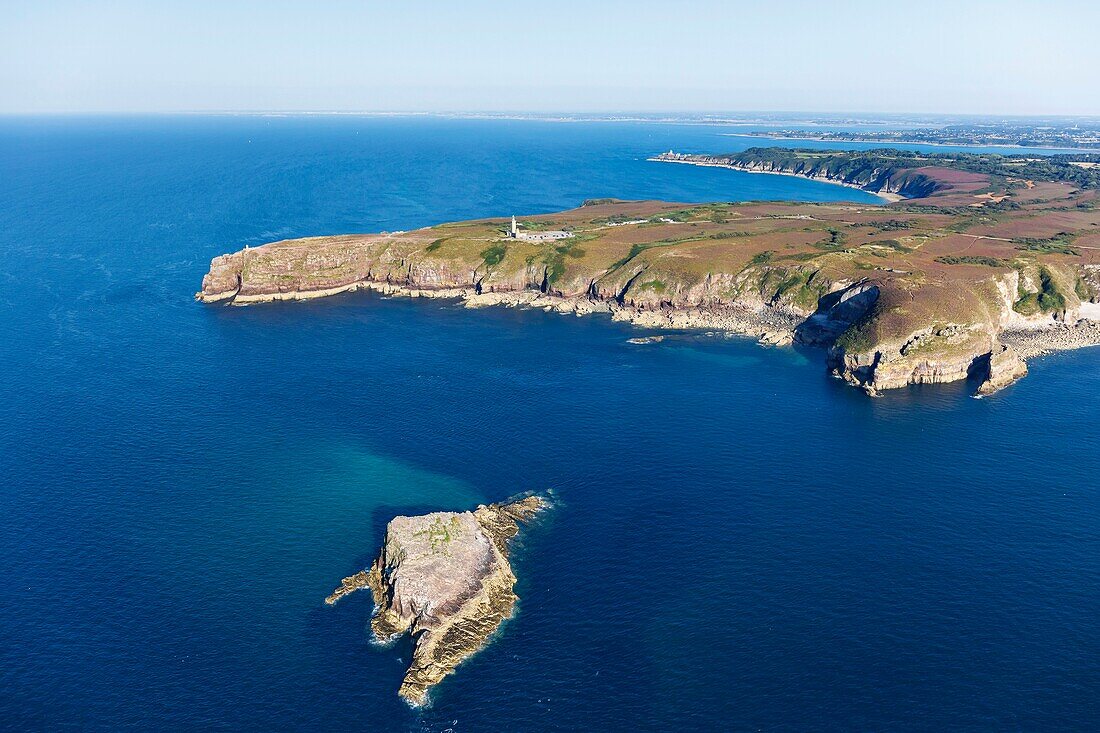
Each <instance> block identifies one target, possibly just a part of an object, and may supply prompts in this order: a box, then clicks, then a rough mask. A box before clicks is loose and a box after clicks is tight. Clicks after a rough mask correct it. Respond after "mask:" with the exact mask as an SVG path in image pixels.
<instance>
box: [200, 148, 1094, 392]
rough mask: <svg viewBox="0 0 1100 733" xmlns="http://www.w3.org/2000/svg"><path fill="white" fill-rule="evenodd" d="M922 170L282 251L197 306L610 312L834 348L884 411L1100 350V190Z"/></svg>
mask: <svg viewBox="0 0 1100 733" xmlns="http://www.w3.org/2000/svg"><path fill="white" fill-rule="evenodd" d="M907 155H908V156H909V157H907V158H906V163H907V165H908V166H909V167H897V168H890V169H886V170H880V169H879V168H878V167H875V166H874V165H871V163H875V164H876V165H877V159H874V160H872V161H871V162H868V161H867V160H865V159H859V160H856V161H854V162H852V164H851V165H850V166H848V167H840V168H837V167H835V166H836V160H835V159H836V158H837V157H838V154H836V153H830V154H829V156H828V160H829V161H831V162H830V163H829V165H831V166H834V168H831V169H830V170H835V171H836V175H842V174H843V175H845V176H857V177H856V178H852V179H851V180H853V181H855V182H857V183H860V184H861V185H863V186H864V187H868V186H869V187H871V188H874V187H875V186H879V185H880V184H881V185H883V186H886V187H890V188H891V190H894V191H905V192H908V193H912V194H926V195H925V196H924V197H923V198H913V199H907V200H904V201H899V202H896V203H892V204H889V205H862V204H808V203H793V202H789V203H782V202H780V203H774V202H773V203H738V204H733V203H712V204H676V203H665V202H657V201H635V202H624V201H615V200H598V201H591V202H586V204H585V205H584V206H581V207H580V208H578V209H574V210H571V211H563V212H558V213H555V214H547V215H542V216H538V217H527V218H524V219H523V220H522V225H523V226H524V227H526V228H530V229H531V230H534V231H538V230H539V229H552V230H566V231H569V232H570V233H571V234H572V236H571V237H570V238H568V239H566V240H562V241H554V242H541V241H530V240H523V239H515V238H510V237H508V236H507V226H508V220H505V219H484V220H478V221H470V222H457V223H451V224H441V225H437V226H432V227H426V228H423V229H418V230H415V231H410V232H394V233H383V234H362V235H344V236H331V237H314V238H309V239H295V240H286V241H282V242H275V243H272V244H267V245H264V246H262V247H256V248H246V249H244V250H241V251H239V252H235V253H233V254H228V255H221V256H219V257H215V258H214V260H213V261H212V262H211V265H210V271H209V272H208V273H207V274H206V276H205V277H204V278H203V283H202V290H201V291H200V292H199V293H197V295H196V297H197V298H198V299H199V300H201V301H203V302H207V303H213V302H219V301H221V302H227V303H231V304H234V305H242V304H249V303H256V302H260V301H271V300H297V299H304V298H316V297H323V296H328V295H333V294H336V293H342V292H346V291H351V290H357V289H371V290H376V291H379V292H382V293H384V294H387V295H404V296H414V297H435V298H438V297H443V298H459V299H461V300H462V301H463V302H464V303H465V305H466V306H467V307H471V308H473V307H482V306H522V307H532V308H544V309H546V310H552V311H556V312H560V313H567V314H576V315H585V314H592V313H603V314H607V315H609V316H610V317H611V318H612V319H614V320H619V321H627V322H630V323H633V324H636V325H638V326H640V327H643V328H651V329H705V330H714V331H725V332H734V333H741V334H747V335H751V336H753V337H754V338H757V339H759V340H760V341H761V343H763V344H766V345H773V346H776V345H778V346H781V345H787V344H790V343H791V342H792V341H793V342H795V343H801V344H805V345H812V346H820V347H823V348H824V349H825V350H826V352H827V357H826V361H827V364H828V368H829V369H830V370H831V371H832V373H834V374H835V375H836V376H838V377H841V378H842V379H844V380H845V381H847V382H849V383H851V384H853V385H856V386H858V387H861V388H863V389H864V390H865V391H867V392H868V393H870V394H877V393H879V392H881V391H883V390H888V389H895V388H898V387H904V386H906V385H910V384H926V383H938V382H951V381H957V380H962V379H967V378H973V379H977V380H978V381H980V382H981V383H982V384H984V385H986V386H983V387H982V389H983V391H985V392H988V391H989V390H992V389H994V388H995V387H1000V386H1004V385H1006V384H1008V383H1010V382H1011V381H1012V379H1014V378H1016V377H1018V376H1021V375H1022V374H1023V373H1024V371H1025V370H1024V369H1023V368H1016V367H1012V366H1006V365H1007V364H1008V363H1009V362H1011V361H1012V358H1011V357H1010V356H1007V355H1006V354H1008V353H1009V352H1006V351H1005V350H1004V349H1003V345H1004V344H1005V343H1006V340H1011V341H1012V346H1013V347H1014V353H1016V354H1017V356H1016V357H1015V358H1016V359H1017V360H1018V359H1021V358H1028V356H1030V355H1034V354H1038V353H1042V352H1043V351H1045V350H1049V349H1052V348H1076V347H1079V346H1085V345H1090V344H1095V343H1098V342H1100V337H1098V336H1097V335H1096V333H1097V331H1096V329H1095V328H1092V327H1091V326H1090V325H1089V324H1090V323H1092V322H1095V321H1100V190H1097V189H1085V188H1079V187H1078V184H1077V182H1076V181H1074V180H1070V181H1034V180H1030V179H1020V178H1012V177H1008V176H1005V175H1001V174H997V175H992V174H984V173H980V172H975V171H971V170H963V169H958V168H950V167H945V166H946V165H947V163H946V162H945V157H944V156H942V155H938V156H936V163H937V165H936V166H932V165H923V164H922V162H923V161H922V160H920V159H914V158H913V155H912V154H907ZM971 157H974V156H971ZM980 162H982V161H980ZM984 164H985V162H983V165H984ZM815 165H817V166H818V167H817V168H811V169H809V172H810V174H812V175H818V174H821V175H825V173H824V172H823V171H822V170H821V169H820V166H821V165H824V164H821V163H820V162H819V163H817V164H815ZM989 165H993V163H989ZM996 165H1002V164H1001V163H997V164H996ZM1027 165H1032V164H1027ZM1066 167H1072V166H1071V165H1070V164H1068V163H1067V164H1066ZM997 170H1000V169H999V168H998V169H997ZM876 171H878V173H876ZM830 175H832V174H831V173H830ZM1052 334H1057V337H1056V338H1052V336H1051V335H1052ZM1006 375H1013V377H1012V378H1008V377H1006Z"/></svg>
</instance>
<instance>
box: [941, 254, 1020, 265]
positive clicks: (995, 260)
mask: <svg viewBox="0 0 1100 733" xmlns="http://www.w3.org/2000/svg"><path fill="white" fill-rule="evenodd" d="M936 262H939V263H941V264H944V265H985V266H986V267H1011V265H1010V264H1009V263H1008V260H1002V259H1001V258H1000V257H982V256H974V255H963V256H961V257H959V256H956V255H944V256H943V257H937V258H936Z"/></svg>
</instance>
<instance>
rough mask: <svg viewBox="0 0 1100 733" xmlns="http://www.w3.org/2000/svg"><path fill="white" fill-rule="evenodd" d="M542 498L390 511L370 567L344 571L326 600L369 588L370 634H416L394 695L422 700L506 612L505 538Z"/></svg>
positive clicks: (511, 599) (512, 597) (510, 579)
mask: <svg viewBox="0 0 1100 733" xmlns="http://www.w3.org/2000/svg"><path fill="white" fill-rule="evenodd" d="M545 505H546V503H545V501H544V500H543V499H541V498H540V497H537V496H529V497H527V498H525V499H521V500H518V501H514V502H509V503H502V504H490V505H488V506H484V505H483V506H479V507H478V508H477V509H476V510H474V511H466V512H432V513H431V514H424V515H420V516H415V517H395V518H394V519H392V520H391V521H390V523H389V525H387V527H386V539H385V542H384V544H383V546H382V551H381V553H380V554H379V556H378V559H376V560H375V561H374V563H373V564H372V565H371V567H370V569H369V570H365V571H361V572H359V573H356V574H355V575H352V576H350V577H347V578H344V580H343V581H342V582H341V585H340V587H339V588H337V589H336V590H335V591H334V592H333V593H332V595H330V596H329V597H328V598H326V599H325V603H327V604H329V605H332V604H334V603H336V601H338V600H340V599H341V598H343V597H344V596H346V595H348V594H349V593H353V592H354V591H356V590H360V589H362V588H370V589H371V592H372V593H373V595H374V604H375V615H374V618H373V619H372V620H371V629H372V631H373V633H374V635H375V637H376V638H377V639H378V640H379V641H389V640H391V639H393V638H395V637H397V636H400V635H401V634H404V633H406V632H408V633H410V634H412V635H413V637H415V639H416V646H415V648H414V651H413V658H412V663H411V664H410V666H409V670H408V672H406V673H405V679H404V680H403V681H402V683H401V687H400V688H399V689H398V694H399V695H401V697H403V698H405V700H407V701H408V702H409V703H411V704H413V705H422V704H424V702H425V701H426V700H427V694H428V691H429V690H430V689H431V688H432V686H434V685H435V684H437V683H438V682H439V681H440V680H442V679H443V678H444V677H446V676H447V675H448V674H450V673H451V672H452V671H453V670H454V669H455V667H457V666H458V664H459V663H460V662H462V660H464V659H466V658H467V657H469V656H470V655H471V654H473V653H474V652H476V651H477V650H478V649H480V648H481V647H482V646H483V645H484V643H485V640H486V639H487V638H488V637H489V635H490V634H492V633H493V632H494V631H495V630H496V629H497V627H498V626H500V624H501V622H503V621H504V619H506V618H508V617H509V616H511V614H512V609H513V607H514V605H515V602H516V599H517V597H516V594H515V593H514V592H513V590H512V588H513V586H514V585H515V582H516V576H515V575H514V574H513V573H512V568H511V566H510V565H509V563H508V549H509V547H508V546H509V542H510V540H511V539H512V538H513V537H514V536H515V535H516V534H517V533H518V531H519V525H520V523H522V522H525V521H527V520H528V519H530V518H531V517H532V516H533V515H534V514H535V513H536V512H538V511H539V510H540V509H542V508H543V507H544V506H545Z"/></svg>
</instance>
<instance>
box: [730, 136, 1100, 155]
mask: <svg viewBox="0 0 1100 733" xmlns="http://www.w3.org/2000/svg"><path fill="white" fill-rule="evenodd" d="M719 134H720V135H722V136H723V137H747V138H751V139H753V140H774V141H776V142H795V141H799V142H816V143H866V144H875V145H882V146H884V147H889V146H891V145H926V146H928V147H936V148H940V147H942V148H1017V149H1020V150H1051V151H1058V152H1064V153H1095V152H1098V151H1100V148H1070V147H1063V146H1058V145H1020V144H1018V143H990V142H987V143H981V142H974V143H951V142H930V141H928V140H907V139H904V138H901V139H890V140H880V139H878V138H873V137H862V136H859V135H851V136H847V135H846V136H837V137H824V136H820V135H805V136H800V135H775V134H771V133H754V132H722V133H719Z"/></svg>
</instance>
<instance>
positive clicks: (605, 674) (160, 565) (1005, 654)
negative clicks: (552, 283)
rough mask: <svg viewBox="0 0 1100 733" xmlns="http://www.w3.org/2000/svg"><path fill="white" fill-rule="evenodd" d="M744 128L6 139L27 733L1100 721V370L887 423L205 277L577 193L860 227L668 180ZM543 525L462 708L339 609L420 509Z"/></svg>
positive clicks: (788, 386) (15, 123)
mask: <svg viewBox="0 0 1100 733" xmlns="http://www.w3.org/2000/svg"><path fill="white" fill-rule="evenodd" d="M725 132H729V130H728V128H714V127H706V126H698V125H663V124H644V123H611V122H606V123H599V122H592V123H581V122H575V123H554V122H537V121H511V120H460V119H438V118H367V117H350V116H348V117H276V116H272V117H256V116H240V117H232V116H215V117H148V118H137V117H133V118H76V117H72V118H64V117H56V118H5V119H3V120H0V308H2V311H0V313H2V316H0V376H2V379H0V728H3V729H6V730H50V731H54V730H92V731H120V730H137V731H145V730H180V731H210V730H224V731H272V730H288V731H293V730H320V729H324V730H337V731H343V730H363V731H439V732H444V731H460V732H479V731H535V732H538V731H572V730H586V731H603V730H625V731H671V730H692V731H695V730H706V731H741V730H745V731H748V730H764V731H811V730H812V731H834V730H835V731H888V730H890V731H894V730H896V731H944V730H952V731H971V730H976V731H988V730H998V731H1005V730H1026V731H1035V730H1081V731H1087V730H1096V729H1097V728H1098V727H1100V623H1098V619H1100V484H1098V481H1097V476H1098V475H1100V432H1098V431H1100V403H1098V401H1097V394H1100V350H1092V351H1078V352H1072V353H1064V354H1058V355H1054V356H1049V357H1046V358H1042V359H1037V360H1035V361H1033V362H1032V364H1031V375H1030V376H1028V377H1027V378H1026V379H1024V380H1023V381H1021V382H1020V383H1019V384H1017V385H1016V386H1013V387H1011V388H1010V389H1008V390H1007V391H1005V392H1003V393H1001V394H998V395H996V396H994V397H992V398H987V399H982V400H976V399H973V398H972V397H971V396H970V394H971V392H972V390H973V388H974V385H972V384H954V385H943V386H934V387H920V388H911V389H907V390H901V391H898V392H893V393H889V394H887V395H886V396H884V397H882V398H879V399H869V398H867V397H865V396H864V395H863V394H862V393H860V392H858V391H856V390H854V389H851V388H849V387H846V386H844V385H843V384H842V383H840V382H838V381H836V380H834V379H831V378H829V377H828V376H827V375H826V373H825V368H824V363H823V358H822V354H821V353H820V352H818V351H814V350H810V349H802V348H793V349H791V348H787V349H763V348H760V347H758V346H756V345H755V344H753V343H752V342H750V341H748V340H744V339H739V338H733V339H723V338H714V337H708V336H705V335H702V334H699V335H675V336H673V337H671V338H669V339H668V340H666V341H664V342H662V343H659V344H649V345H645V346H638V345H632V344H629V343H627V339H628V338H630V337H631V336H635V335H639V333H640V332H639V331H637V330H633V329H631V328H630V327H629V326H625V325H621V324H613V323H611V322H610V321H609V320H607V319H606V318H603V317H596V316H593V317H586V318H576V317H572V316H569V317H566V316H560V315H555V314H547V313H544V312H542V311H520V310H510V309H488V310H478V311H469V310H465V309H462V308H461V307H455V306H454V305H453V304H451V303H447V302H440V301H413V300H404V299H384V298H380V297H378V296H376V295H373V294H364V293H356V294H348V295H344V296H338V297H333V298H329V299H325V300H319V301H312V302H307V303H286V304H270V305H263V306H252V307H247V308H235V307H223V306H203V305H199V304H197V303H195V302H193V300H192V296H193V293H194V292H195V291H196V290H198V288H199V285H200V281H201V279H202V276H203V274H204V273H205V272H206V269H207V266H208V264H209V261H210V258H211V257H213V256H215V255H218V254H220V253H223V252H228V251H233V250H237V249H239V248H241V247H243V246H245V245H258V244H260V243H263V242H267V241H271V240H275V239H280V238H286V237H299V236H307V235H319V234H331V233H338V232H362V231H379V230H398V229H409V228H413V227H419V226H424V225H428V224H432V223H436V222H442V221H447V220H454V219H463V218H470V217H483V216H490V215H492V216H508V215H511V214H513V213H515V214H518V215H525V214H535V213H540V212H550V211H555V210H560V209H563V208H568V207H573V206H576V205H578V204H579V203H580V202H581V201H582V200H584V199H585V198H594V197H607V196H615V197H621V198H630V199H641V198H652V199H667V200H676V201H711V200H726V201H738V200H748V199H797V200H810V201H832V200H849V201H851V200H855V201H871V200H873V198H872V197H871V196H869V195H865V194H863V193H862V192H859V191H854V190H851V189H846V188H841V187H836V186H830V185H828V184H823V183H816V182H810V181H803V180H798V179H794V178H790V177H781V176H777V177H772V176H763V175H748V174H742V173H737V172H733V171H728V170H717V169H702V168H694V167H689V166H672V165H661V164H657V163H649V162H646V161H645V158H646V157H647V156H648V155H651V154H654V153H657V152H661V151H663V150H668V149H670V148H674V149H676V150H685V151H693V152H708V151H710V152H720V151H729V150H736V149H738V148H739V147H748V146H750V145H752V144H759V141H756V140H746V139H743V138H733V137H728V136H724V135H723V134H722V133H725ZM527 491H541V492H551V496H552V497H553V501H554V505H555V506H554V508H553V509H552V510H551V511H550V512H548V513H546V514H545V515H543V516H542V517H541V518H540V519H539V520H537V521H536V522H535V523H534V525H532V526H530V527H528V528H527V529H526V530H525V531H524V533H523V534H522V536H521V538H520V539H519V541H518V542H517V544H516V546H515V551H514V555H513V565H514V569H515V572H516V575H517V576H518V577H519V583H518V586H517V591H518V593H519V595H520V597H521V600H520V602H519V605H518V608H517V612H516V614H515V616H514V617H513V618H512V619H511V620H509V621H508V622H507V623H506V624H505V625H504V626H503V627H502V628H501V630H500V631H499V633H498V634H497V635H496V636H495V637H494V638H493V639H492V641H491V643H490V644H489V645H488V646H487V647H486V648H485V649H484V650H483V651H481V652H480V653H479V654H478V655H476V656H475V657H473V658H472V659H470V660H469V661H468V662H466V663H464V664H463V665H462V666H461V667H460V668H459V670H458V672H457V674H455V675H454V676H452V677H450V678H449V679H448V680H446V681H445V682H444V683H443V684H441V685H440V686H439V687H437V688H436V689H435V690H434V692H433V694H432V702H431V705H430V706H429V707H426V708H423V709H419V710H417V709H412V708H410V707H408V706H407V705H406V704H404V703H403V702H402V701H401V700H400V699H399V698H398V697H397V695H396V690H397V686H398V684H399V682H400V680H401V677H402V674H403V672H404V670H405V668H406V666H407V664H408V662H409V655H410V649H411V644H410V642H408V641H404V642H401V643H398V644H396V645H393V646H390V647H386V648H382V647H379V646H377V645H374V644H372V643H371V641H370V637H369V633H368V629H367V627H366V623H367V620H368V617H369V615H370V612H371V604H370V599H369V598H368V597H366V596H365V595H364V594H358V595H357V596H352V597H350V598H349V599H347V600H346V601H343V602H342V603H341V604H340V605H338V606H336V607H334V608H329V607H326V606H324V605H323V603H322V600H323V598H324V597H325V596H326V595H327V594H328V593H329V592H330V591H331V590H332V589H333V588H334V587H335V586H336V585H338V584H339V582H340V579H341V578H342V577H344V576H346V575H349V574H351V573H353V572H355V571H357V570H359V569H361V568H363V567H364V566H366V565H367V564H368V563H369V562H370V561H371V560H372V559H373V557H374V556H375V554H376V552H377V550H378V548H379V544H380V542H381V539H382V533H383V530H384V527H385V524H386V522H387V521H388V520H389V519H390V518H391V517H393V516H395V515H397V514H408V513H419V512H425V511H430V510H438V509H465V508H470V507H473V506H475V505H476V504H478V503H480V502H491V501H497V500H502V499H505V498H507V497H510V496H512V495H515V494H517V493H521V492H527Z"/></svg>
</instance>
